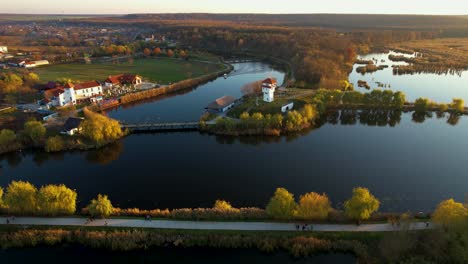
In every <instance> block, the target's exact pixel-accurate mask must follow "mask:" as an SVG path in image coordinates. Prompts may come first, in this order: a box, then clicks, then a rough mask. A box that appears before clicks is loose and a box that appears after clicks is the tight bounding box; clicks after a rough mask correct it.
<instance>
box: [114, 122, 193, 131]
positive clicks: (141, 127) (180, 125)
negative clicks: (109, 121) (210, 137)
mask: <svg viewBox="0 0 468 264" xmlns="http://www.w3.org/2000/svg"><path fill="white" fill-rule="evenodd" d="M121 126H122V128H123V129H128V130H130V131H131V132H158V131H190V130H199V129H200V125H199V122H198V121H187V122H173V123H170V122H168V123H136V124H128V123H122V124H121Z"/></svg>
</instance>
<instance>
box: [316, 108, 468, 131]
mask: <svg viewBox="0 0 468 264" xmlns="http://www.w3.org/2000/svg"><path fill="white" fill-rule="evenodd" d="M434 114H435V115H436V117H437V118H438V119H442V118H447V124H449V125H452V126H455V125H457V124H458V123H459V121H460V118H461V117H462V115H459V114H455V113H450V114H446V113H441V112H435V113H434V112H426V113H416V112H414V113H413V114H412V121H413V122H414V123H424V121H426V118H429V119H430V118H433V116H434ZM402 115H403V112H402V111H400V110H374V109H369V110H355V109H352V110H334V111H329V112H328V113H327V116H326V119H325V120H326V123H328V124H332V125H356V124H358V123H359V124H360V125H367V126H380V127H386V126H389V127H395V126H397V125H398V124H400V122H401V117H402ZM322 125H323V123H322Z"/></svg>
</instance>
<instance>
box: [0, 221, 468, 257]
mask: <svg viewBox="0 0 468 264" xmlns="http://www.w3.org/2000/svg"><path fill="white" fill-rule="evenodd" d="M448 236H449V235H448V233H444V232H443V231H440V230H428V231H419V232H410V231H400V232H370V233H355V232H331V233H317V232H311V231H307V232H300V233H299V234H298V232H275V231H265V232H262V231H222V230H212V231H209V230H164V229H158V230H151V229H142V228H114V227H112V228H109V227H79V228H78V227H54V228H50V227H40V226H37V227H34V228H26V229H25V228H24V227H18V226H0V245H1V247H2V248H3V249H9V248H27V247H37V246H49V247H55V246H61V247H63V246H67V245H82V246H85V247H89V248H94V249H107V250H110V251H114V252H115V251H121V252H122V251H123V252H128V251H134V250H151V249H154V248H168V247H170V248H181V249H184V248H208V249H212V250H216V249H256V250H259V251H260V252H263V253H266V254H268V253H273V252H277V251H286V252H288V253H289V254H290V255H291V256H292V257H294V258H302V257H308V256H313V255H317V254H330V253H345V254H352V255H354V256H355V257H356V258H357V259H358V261H359V263H463V260H464V259H463V257H462V255H463V253H462V252H459V253H456V252H454V251H453V250H454V249H455V248H456V246H455V245H454V244H456V243H453V242H455V241H452V242H451V243H449V241H448V239H449V237H448ZM442 252H445V253H442ZM438 254H440V255H438ZM409 260H412V261H413V262H407V261H409ZM460 261H462V262H460Z"/></svg>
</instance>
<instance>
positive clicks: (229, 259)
mask: <svg viewBox="0 0 468 264" xmlns="http://www.w3.org/2000/svg"><path fill="white" fill-rule="evenodd" d="M38 259H47V263H50V264H54V263H69V264H75V263H77V264H81V263H90V260H92V261H91V263H176V264H179V263H180V264H186V263H193V264H218V263H226V264H231V263H232V264H234V263H268V264H293V263H294V264H307V263H314V264H325V263H327V264H328V263H332V264H335V263H336V264H354V263H356V259H355V258H354V257H353V256H350V255H343V254H330V255H318V256H314V257H310V258H305V259H293V258H291V257H290V256H289V255H288V254H286V253H277V254H263V253H261V252H259V251H257V250H244V249H242V250H241V249H233V250H227V249H216V250H213V249H203V248H196V249H152V250H148V251H132V252H110V251H105V250H96V249H89V248H83V247H61V248H42V247H39V248H29V249H10V250H6V251H0V260H1V261H2V262H3V263H27V262H34V261H36V260H38Z"/></svg>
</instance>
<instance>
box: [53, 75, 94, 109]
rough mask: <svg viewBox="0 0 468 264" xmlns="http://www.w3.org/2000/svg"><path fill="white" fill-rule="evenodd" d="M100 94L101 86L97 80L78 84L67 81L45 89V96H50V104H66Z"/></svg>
mask: <svg viewBox="0 0 468 264" xmlns="http://www.w3.org/2000/svg"><path fill="white" fill-rule="evenodd" d="M101 95H102V86H101V84H100V83H99V82H97V81H90V82H84V83H79V84H72V83H67V84H65V86H63V87H57V88H54V89H50V90H47V91H46V97H50V98H51V99H50V100H51V102H52V105H54V106H66V105H75V104H77V103H80V102H84V101H87V100H91V101H92V99H93V98H95V97H100V96H101Z"/></svg>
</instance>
